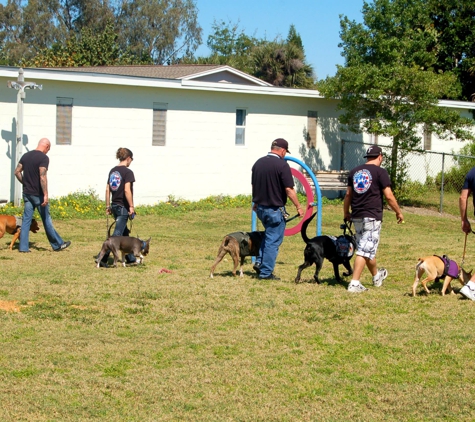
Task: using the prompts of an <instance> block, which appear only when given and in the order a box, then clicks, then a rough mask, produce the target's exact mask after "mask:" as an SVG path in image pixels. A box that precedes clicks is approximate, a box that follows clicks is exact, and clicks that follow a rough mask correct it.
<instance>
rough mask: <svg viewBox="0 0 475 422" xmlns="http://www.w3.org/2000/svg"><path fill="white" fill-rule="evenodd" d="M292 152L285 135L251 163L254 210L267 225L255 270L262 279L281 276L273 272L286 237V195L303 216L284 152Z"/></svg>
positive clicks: (275, 278)
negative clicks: (262, 155) (265, 153)
mask: <svg viewBox="0 0 475 422" xmlns="http://www.w3.org/2000/svg"><path fill="white" fill-rule="evenodd" d="M286 153H289V154H290V152H289V144H288V142H287V141H286V140H285V139H282V138H278V139H276V140H274V141H273V142H272V145H271V151H270V152H269V153H268V154H267V155H266V156H264V157H262V158H259V160H257V161H256V162H255V163H254V166H253V167H252V202H253V203H254V206H253V207H254V211H256V213H257V217H258V218H259V220H261V222H262V224H263V226H264V228H265V236H264V239H263V240H262V243H261V248H260V250H259V256H258V257H257V259H256V263H255V264H254V270H255V271H256V272H257V273H258V274H259V278H260V279H261V280H279V278H278V277H276V276H275V275H274V273H273V271H274V267H275V261H276V259H277V254H278V252H279V246H280V245H281V244H282V241H283V240H284V230H285V218H284V213H285V208H284V207H285V204H286V202H287V198H290V200H291V201H292V203H293V204H294V205H295V208H297V213H298V215H299V216H300V217H303V215H304V211H303V209H302V207H301V206H300V203H299V200H298V198H297V193H296V192H295V189H294V179H293V177H292V173H291V171H290V167H289V165H288V163H287V161H285V160H284V157H285V154H286Z"/></svg>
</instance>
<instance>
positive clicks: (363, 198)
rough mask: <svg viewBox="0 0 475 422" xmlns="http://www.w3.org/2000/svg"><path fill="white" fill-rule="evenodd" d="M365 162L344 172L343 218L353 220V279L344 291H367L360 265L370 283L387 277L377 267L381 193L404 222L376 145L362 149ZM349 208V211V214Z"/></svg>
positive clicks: (379, 283)
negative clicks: (367, 271)
mask: <svg viewBox="0 0 475 422" xmlns="http://www.w3.org/2000/svg"><path fill="white" fill-rule="evenodd" d="M364 158H366V163H365V164H362V165H360V166H358V167H355V168H354V169H353V170H351V171H350V173H349V175H348V187H347V189H346V195H345V200H344V203H343V213H344V219H345V220H346V221H353V224H354V225H355V231H356V258H355V265H354V269H353V279H352V280H351V282H350V284H349V286H348V291H349V292H353V293H360V292H364V291H366V290H368V289H367V288H366V287H364V286H363V285H362V284H361V282H360V277H361V274H362V273H363V270H364V267H365V266H367V267H368V270H369V271H370V273H371V275H372V276H373V286H375V287H381V286H382V285H383V280H384V279H385V278H386V277H387V276H388V272H387V270H386V269H385V268H380V269H378V266H377V263H376V251H377V249H378V244H379V237H380V233H381V223H382V221H383V195H384V197H385V198H386V200H387V201H388V205H389V206H390V207H391V208H392V210H393V211H394V212H395V213H396V219H397V222H398V224H400V223H402V222H403V221H404V217H403V215H402V213H401V210H400V209H399V205H398V203H397V201H396V198H395V197H394V194H393V192H392V190H391V181H390V179H389V175H388V172H387V171H386V170H385V169H383V168H381V163H382V162H383V152H382V150H381V148H380V147H378V146H377V145H372V146H370V147H369V148H368V149H367V150H366V155H365V156H364ZM350 207H351V213H350Z"/></svg>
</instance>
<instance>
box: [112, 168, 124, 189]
mask: <svg viewBox="0 0 475 422" xmlns="http://www.w3.org/2000/svg"><path fill="white" fill-rule="evenodd" d="M121 183H122V177H121V175H120V173H119V172H118V171H114V172H112V173H111V175H110V176H109V186H110V188H111V190H112V191H114V192H117V191H118V190H119V188H120V184H121Z"/></svg>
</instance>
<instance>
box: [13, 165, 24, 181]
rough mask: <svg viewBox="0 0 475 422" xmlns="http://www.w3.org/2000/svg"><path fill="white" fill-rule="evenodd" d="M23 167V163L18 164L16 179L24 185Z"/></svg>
mask: <svg viewBox="0 0 475 422" xmlns="http://www.w3.org/2000/svg"><path fill="white" fill-rule="evenodd" d="M22 172H23V165H22V164H21V163H18V165H17V166H16V169H15V172H14V174H15V177H16V178H17V180H18V181H19V182H20V183H21V184H22V185H23V173H22Z"/></svg>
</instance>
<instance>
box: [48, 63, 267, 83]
mask: <svg viewBox="0 0 475 422" xmlns="http://www.w3.org/2000/svg"><path fill="white" fill-rule="evenodd" d="M48 69H56V70H61V71H66V72H82V73H96V74H97V73H101V74H106V75H118V76H129V77H137V78H153V79H174V80H201V81H203V82H225V83H242V84H245V85H257V86H272V84H269V83H267V82H265V81H263V80H261V79H259V78H256V77H254V76H251V75H249V74H247V73H244V72H241V71H240V70H237V69H234V68H233V67H231V66H226V65H216V64H177V65H170V66H163V65H129V66H81V67H51V68H48Z"/></svg>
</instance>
